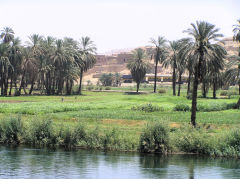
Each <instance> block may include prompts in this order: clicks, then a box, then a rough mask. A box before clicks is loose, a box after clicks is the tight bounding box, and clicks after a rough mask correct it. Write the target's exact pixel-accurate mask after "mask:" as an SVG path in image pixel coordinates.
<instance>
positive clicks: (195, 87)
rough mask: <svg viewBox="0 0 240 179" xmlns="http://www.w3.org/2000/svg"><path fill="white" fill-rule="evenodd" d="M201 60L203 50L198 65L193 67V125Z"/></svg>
mask: <svg viewBox="0 0 240 179" xmlns="http://www.w3.org/2000/svg"><path fill="white" fill-rule="evenodd" d="M202 60H203V52H201V54H200V57H199V62H198V65H197V66H196V67H195V74H194V82H193V93H192V111H191V123H192V125H193V126H194V127H196V112H197V90H198V79H199V76H200V70H201V65H202Z"/></svg>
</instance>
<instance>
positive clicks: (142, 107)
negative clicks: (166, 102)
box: [131, 103, 164, 112]
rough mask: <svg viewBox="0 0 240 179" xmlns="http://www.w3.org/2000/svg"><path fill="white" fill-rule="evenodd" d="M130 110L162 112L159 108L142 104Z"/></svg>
mask: <svg viewBox="0 0 240 179" xmlns="http://www.w3.org/2000/svg"><path fill="white" fill-rule="evenodd" d="M131 110H134V111H144V112H154V111H164V109H163V108H160V107H159V106H155V105H152V104H151V103H148V104H142V105H138V106H133V107H132V108H131Z"/></svg>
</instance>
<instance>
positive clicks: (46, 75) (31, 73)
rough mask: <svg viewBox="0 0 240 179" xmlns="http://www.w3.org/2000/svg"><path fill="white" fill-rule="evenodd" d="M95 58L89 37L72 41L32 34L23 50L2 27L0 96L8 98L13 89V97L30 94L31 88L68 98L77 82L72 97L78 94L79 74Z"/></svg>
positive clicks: (94, 61)
mask: <svg viewBox="0 0 240 179" xmlns="http://www.w3.org/2000/svg"><path fill="white" fill-rule="evenodd" d="M95 54H96V46H95V45H94V43H93V41H92V40H91V39H90V38H89V37H82V38H81V39H80V40H79V41H76V40H74V39H72V38H68V37H66V38H64V39H55V38H53V37H50V36H48V37H46V38H45V37H43V36H40V35H38V34H33V35H31V36H30V37H29V40H28V42H27V43H26V46H23V45H22V44H21V41H20V39H19V38H16V37H14V31H13V30H12V29H11V28H9V27H6V28H4V29H3V30H2V32H1V34H0V87H1V95H2V96H7V95H11V94H12V91H13V89H14V91H15V95H21V92H22V90H23V91H24V93H25V94H32V91H33V89H34V88H37V89H38V90H40V91H41V92H43V93H45V94H47V95H54V94H67V95H69V94H72V93H73V84H74V81H77V80H78V79H80V85H79V88H78V90H77V91H76V92H75V93H77V94H81V86H82V85H81V83H82V78H83V72H85V71H87V70H88V69H89V68H92V67H93V65H94V64H95V63H96V57H95ZM26 87H29V88H28V89H27V88H26Z"/></svg>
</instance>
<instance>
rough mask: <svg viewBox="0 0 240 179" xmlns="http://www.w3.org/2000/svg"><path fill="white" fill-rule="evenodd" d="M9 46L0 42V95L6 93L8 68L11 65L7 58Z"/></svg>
mask: <svg viewBox="0 0 240 179" xmlns="http://www.w3.org/2000/svg"><path fill="white" fill-rule="evenodd" d="M9 50H10V47H9V45H8V44H6V43H0V77H1V81H0V83H1V95H2V96H5V95H7V84H8V81H7V80H6V79H8V73H9V72H8V69H9V67H12V65H11V63H10V60H9Z"/></svg>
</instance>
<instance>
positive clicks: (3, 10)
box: [0, 0, 240, 53]
mask: <svg viewBox="0 0 240 179" xmlns="http://www.w3.org/2000/svg"><path fill="white" fill-rule="evenodd" d="M239 7H240V0H86V1H83V0H0V29H1V30H2V29H3V27H11V28H12V29H13V30H14V32H15V35H16V36H18V37H20V39H21V40H22V41H23V42H25V41H27V40H28V37H29V35H31V34H34V33H36V34H40V35H43V36H49V35H50V36H54V37H56V38H64V37H72V38H74V39H75V40H79V39H80V38H81V37H82V36H89V37H90V38H91V39H92V40H93V41H94V43H95V44H96V46H97V48H98V53H104V52H108V51H111V50H114V49H125V48H134V47H139V46H145V45H150V43H149V41H150V40H149V39H150V38H157V36H164V37H165V38H166V39H168V40H177V39H180V38H183V37H187V34H185V33H183V30H186V29H188V28H190V24H191V23H195V22H196V21H200V20H204V21H207V22H209V23H212V24H214V25H216V27H217V28H220V32H221V33H222V34H223V35H224V36H225V37H231V36H232V35H233V33H232V25H233V24H236V23H237V19H240V13H239Z"/></svg>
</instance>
